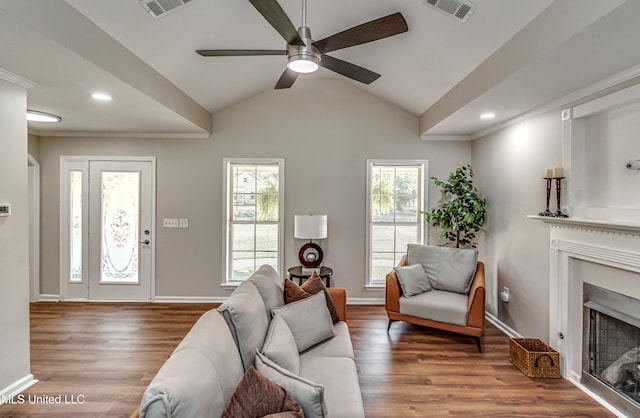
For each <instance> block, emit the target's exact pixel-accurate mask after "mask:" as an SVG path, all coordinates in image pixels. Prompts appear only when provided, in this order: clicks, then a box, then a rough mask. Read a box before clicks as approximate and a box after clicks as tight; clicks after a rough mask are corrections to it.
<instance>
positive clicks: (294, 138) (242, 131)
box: [40, 77, 471, 298]
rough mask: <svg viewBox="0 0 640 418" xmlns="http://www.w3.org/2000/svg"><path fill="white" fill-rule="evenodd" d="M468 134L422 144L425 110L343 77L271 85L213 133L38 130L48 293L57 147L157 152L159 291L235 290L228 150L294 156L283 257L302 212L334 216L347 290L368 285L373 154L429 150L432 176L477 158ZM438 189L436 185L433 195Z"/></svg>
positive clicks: (292, 260) (292, 252)
mask: <svg viewBox="0 0 640 418" xmlns="http://www.w3.org/2000/svg"><path fill="white" fill-rule="evenodd" d="M470 150H471V147H470V144H469V143H468V142H450V143H442V142H423V141H421V140H420V139H419V137H418V119H417V117H416V116H414V115H411V114H409V113H407V112H405V111H404V110H401V109H400V108H398V107H396V106H393V105H391V104H389V103H388V102H385V101H382V100H380V99H378V98H376V97H374V96H371V95H369V94H368V93H366V92H365V91H364V90H362V89H357V88H355V87H353V86H351V85H350V84H349V83H347V82H345V81H341V80H331V79H319V78H315V77H314V79H313V80H305V79H304V77H301V78H300V79H298V81H296V84H295V86H294V87H293V88H291V89H289V90H278V91H276V90H267V91H265V92H264V93H262V94H259V95H257V96H254V97H252V98H251V99H248V100H246V101H244V102H241V103H238V104H236V105H234V106H231V107H229V108H227V109H225V110H223V111H221V112H219V113H217V114H215V115H214V116H213V134H212V136H211V138H209V139H157V140H154V139H100V138H58V137H47V138H41V141H40V163H41V169H42V181H43V184H42V210H43V215H42V256H41V257H42V276H43V277H42V286H43V289H42V293H45V294H58V293H59V288H58V287H59V286H58V257H59V251H58V236H59V226H58V223H59V222H58V217H59V197H58V195H59V157H60V155H147V156H156V157H157V219H158V222H159V223H158V225H157V227H156V239H157V247H156V250H157V265H156V278H157V280H156V294H157V295H159V296H197V297H209V296H226V295H228V294H229V291H227V290H224V289H222V288H221V287H220V282H221V274H222V253H223V250H222V231H223V229H222V192H223V189H222V174H223V163H222V162H223V158H226V157H273V158H284V159H285V167H286V168H285V172H286V176H285V219H284V222H285V230H284V234H285V241H284V242H285V246H284V251H285V263H284V264H285V267H289V266H293V265H297V264H298V260H297V253H298V249H299V248H298V247H299V245H300V243H299V242H295V240H294V239H293V216H294V215H295V214H301V213H311V212H313V213H323V214H327V215H328V216H329V238H328V239H326V240H323V241H322V242H321V245H322V247H323V249H324V251H325V264H326V265H328V266H331V267H332V268H333V269H334V279H335V280H334V281H333V283H334V285H335V286H340V287H346V288H347V294H348V296H349V297H350V298H352V297H356V298H383V297H384V293H383V292H382V291H374V292H372V291H366V290H365V289H364V283H365V260H366V259H365V196H366V190H365V185H366V160H367V159H368V158H394V159H398V158H411V159H416V158H420V159H428V160H429V169H430V173H429V175H430V176H437V177H440V178H445V177H447V175H448V173H449V172H450V171H452V170H454V169H455V168H456V167H459V166H461V165H463V164H466V163H468V162H469V161H470V155H471V152H470ZM439 198H440V194H439V192H438V190H437V189H435V188H434V187H433V186H432V185H431V183H430V187H429V199H430V203H431V204H435V203H436V202H437V201H438V200H439ZM162 218H189V229H186V230H185V229H162V228H160V225H161V221H162Z"/></svg>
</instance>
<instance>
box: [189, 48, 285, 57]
mask: <svg viewBox="0 0 640 418" xmlns="http://www.w3.org/2000/svg"><path fill="white" fill-rule="evenodd" d="M196 52H197V53H198V54H200V55H202V56H203V57H243V56H254V55H287V51H285V50H284V49H197V50H196Z"/></svg>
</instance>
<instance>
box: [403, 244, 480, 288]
mask: <svg viewBox="0 0 640 418" xmlns="http://www.w3.org/2000/svg"><path fill="white" fill-rule="evenodd" d="M477 263H478V251H477V250H476V249H474V248H471V249H467V248H449V247H438V246H434V245H418V244H409V245H408V248H407V264H409V265H411V264H422V267H423V268H424V271H425V272H426V273H427V278H428V279H429V282H430V283H431V287H433V288H434V289H437V290H445V291H448V292H455V293H461V294H464V295H466V294H468V293H469V289H470V288H471V282H472V280H473V276H474V275H475V273H476V268H477ZM403 290H404V289H403Z"/></svg>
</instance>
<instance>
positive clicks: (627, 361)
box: [582, 283, 640, 412]
mask: <svg viewBox="0 0 640 418" xmlns="http://www.w3.org/2000/svg"><path fill="white" fill-rule="evenodd" d="M584 299H585V302H584V332H583V361H582V363H583V367H582V368H583V381H584V380H585V379H584V376H585V374H587V375H588V376H590V378H591V379H587V381H596V382H599V383H600V386H602V387H603V388H604V391H605V392H607V391H608V392H611V393H608V392H607V393H605V394H604V396H605V398H606V399H607V400H610V401H611V398H612V397H613V398H615V397H616V396H618V397H621V398H622V399H621V400H620V401H618V402H615V401H614V402H613V403H614V404H616V403H617V404H619V403H620V402H622V403H624V404H626V407H625V408H623V409H625V410H627V411H629V407H631V408H632V409H631V410H633V411H635V412H638V411H640V300H638V299H634V298H630V297H629V296H626V295H622V294H620V293H616V292H612V291H610V290H606V289H603V288H601V287H597V286H594V285H591V284H588V283H585V284H584ZM600 394H601V395H602V393H600Z"/></svg>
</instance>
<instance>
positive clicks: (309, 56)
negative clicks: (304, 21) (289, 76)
mask: <svg viewBox="0 0 640 418" xmlns="http://www.w3.org/2000/svg"><path fill="white" fill-rule="evenodd" d="M298 33H299V34H300V37H301V38H302V40H303V41H304V45H302V46H299V45H291V44H287V57H288V62H289V63H292V62H294V61H301V60H302V61H310V62H312V63H315V65H316V67H317V66H318V65H319V64H320V59H321V56H320V55H321V54H320V51H319V50H318V48H316V47H315V46H313V43H312V42H313V41H312V39H311V29H309V27H307V26H300V27H299V28H298ZM289 68H291V67H289ZM316 69H317V68H316ZM294 71H295V70H294ZM313 71H315V70H313Z"/></svg>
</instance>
